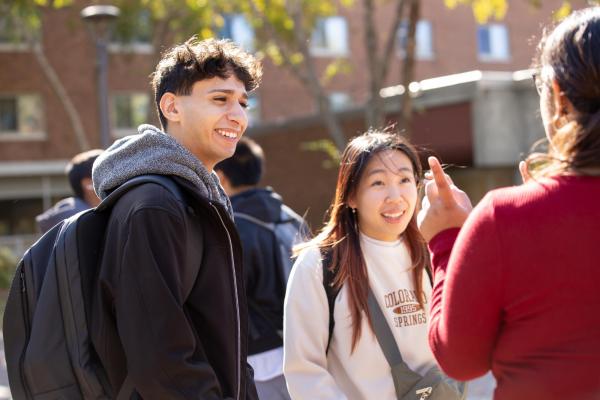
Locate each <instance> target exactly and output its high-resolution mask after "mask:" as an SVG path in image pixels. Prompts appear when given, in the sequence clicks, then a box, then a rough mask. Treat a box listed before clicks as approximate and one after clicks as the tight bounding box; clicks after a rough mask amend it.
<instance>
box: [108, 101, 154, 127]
mask: <svg viewBox="0 0 600 400" xmlns="http://www.w3.org/2000/svg"><path fill="white" fill-rule="evenodd" d="M149 106H150V96H149V95H148V93H118V94H114V95H112V113H111V117H112V126H113V132H114V136H116V137H122V136H127V135H132V134H135V133H137V127H138V126H140V125H141V124H143V123H145V122H147V115H148V107H149Z"/></svg>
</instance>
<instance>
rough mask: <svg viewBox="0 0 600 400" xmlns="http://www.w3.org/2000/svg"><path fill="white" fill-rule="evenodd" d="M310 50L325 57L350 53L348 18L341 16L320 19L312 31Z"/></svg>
mask: <svg viewBox="0 0 600 400" xmlns="http://www.w3.org/2000/svg"><path fill="white" fill-rule="evenodd" d="M310 52H311V54H313V55H315V56H324V57H336V56H346V55H348V24H347V23H346V19H345V18H344V17H339V16H336V17H327V18H320V19H318V20H317V23H316V25H315V30H314V31H313V33H312V38H311V42H310Z"/></svg>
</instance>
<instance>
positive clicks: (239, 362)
mask: <svg viewBox="0 0 600 400" xmlns="http://www.w3.org/2000/svg"><path fill="white" fill-rule="evenodd" d="M210 205H211V206H212V207H213V208H214V209H215V211H216V212H217V215H218V216H219V220H220V221H221V225H223V228H225V232H227V241H228V243H229V258H230V261H231V272H232V275H233V288H234V292H235V293H234V294H235V312H236V317H237V349H236V350H237V368H236V372H237V394H236V396H235V398H236V399H238V400H240V391H241V386H242V374H241V365H242V360H241V354H240V352H241V348H242V339H241V336H242V334H241V332H240V325H241V322H240V304H239V298H238V285H237V278H236V274H235V261H234V259H233V244H232V242H231V236H230V235H229V230H228V229H227V226H226V225H225V221H223V218H222V217H221V214H220V213H219V210H218V209H217V207H215V205H214V204H212V203H211V204H210Z"/></svg>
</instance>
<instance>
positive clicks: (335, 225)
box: [295, 129, 429, 351]
mask: <svg viewBox="0 0 600 400" xmlns="http://www.w3.org/2000/svg"><path fill="white" fill-rule="evenodd" d="M386 150H398V151H401V152H402V153H404V154H405V155H406V156H407V157H408V158H409V160H410V162H411V164H412V167H413V171H414V175H415V182H417V186H420V185H421V182H422V172H423V170H422V167H421V163H420V161H419V156H418V153H417V151H416V150H415V148H414V147H413V146H412V145H411V144H410V143H409V142H408V140H407V139H406V138H404V137H402V136H401V135H399V134H397V133H393V132H390V130H389V129H386V130H369V131H368V132H366V133H364V134H363V135H361V136H357V137H355V138H353V139H352V140H351V141H350V142H349V143H348V145H347V146H346V149H345V150H344V152H343V154H342V158H341V162H340V169H339V173H338V179H337V184H336V188H335V197H334V199H333V203H332V204H331V206H330V209H329V220H328V221H327V223H326V224H325V226H324V227H323V229H322V230H321V231H320V233H319V234H318V235H317V236H316V237H315V238H314V239H312V240H310V241H309V242H307V243H303V244H302V245H300V246H298V247H296V248H295V252H296V254H298V253H299V252H300V251H302V250H303V249H306V248H308V247H313V246H316V247H318V248H319V249H321V250H322V252H323V251H325V252H331V265H330V266H329V267H330V268H331V270H332V271H333V273H334V279H333V286H334V287H335V288H337V289H339V288H341V287H342V285H346V287H347V290H348V291H349V293H350V296H348V299H349V303H350V304H349V307H350V311H351V315H352V349H351V351H354V348H355V347H356V344H357V343H358V339H359V338H360V335H361V322H362V313H363V312H364V313H365V315H367V318H368V320H369V325H370V326H371V329H372V327H373V325H372V322H371V315H370V313H369V307H368V305H367V297H368V293H369V278H368V275H367V268H366V265H365V261H364V258H363V255H362V251H361V248H360V236H359V232H358V230H357V226H358V225H357V221H356V220H355V218H356V217H355V215H354V214H353V213H352V209H351V208H350V206H349V205H348V201H349V200H350V199H351V198H352V197H353V196H354V194H355V193H356V189H357V187H358V184H359V182H360V180H361V179H362V176H363V172H364V170H365V167H366V166H367V164H368V162H369V160H371V159H372V158H373V157H374V156H376V155H378V154H379V153H381V152H383V151H386ZM404 237H405V240H406V243H407V244H408V248H409V250H410V255H411V259H412V263H413V269H412V273H413V282H414V286H415V291H416V293H417V298H418V301H419V304H420V305H421V307H424V295H423V271H424V270H425V268H427V265H428V262H429V256H428V252H427V245H426V243H425V240H424V239H423V237H422V236H421V233H420V232H419V229H418V228H417V222H416V213H415V214H414V215H413V216H412V217H411V220H410V222H409V224H408V226H407V227H406V230H405V232H404Z"/></svg>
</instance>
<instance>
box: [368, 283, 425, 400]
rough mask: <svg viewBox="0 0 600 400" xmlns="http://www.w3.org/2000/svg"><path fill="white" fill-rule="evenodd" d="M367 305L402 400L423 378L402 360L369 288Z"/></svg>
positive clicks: (390, 331) (399, 397)
mask: <svg viewBox="0 0 600 400" xmlns="http://www.w3.org/2000/svg"><path fill="white" fill-rule="evenodd" d="M367 303H368V305H369V312H370V314H371V322H372V323H373V330H374V331H375V336H376V337H377V342H378V343H379V347H381V350H382V351H383V355H384V356H385V359H386V360H387V362H388V364H389V365H390V368H391V372H392V379H393V380H394V389H395V390H396V397H397V398H398V399H402V398H404V396H405V394H406V393H407V392H408V391H409V390H410V389H411V388H412V387H413V386H414V385H415V383H417V382H418V381H419V380H420V379H421V378H422V377H421V375H419V374H417V373H416V372H414V371H413V370H411V369H410V368H409V367H408V365H406V363H405V362H404V360H403V359H402V355H401V354H400V350H399V349H398V345H397V344H396V339H394V334H393V333H392V330H391V329H390V326H389V324H388V323H387V320H386V319H385V316H384V315H383V311H381V308H380V307H379V304H377V300H376V299H375V296H374V295H373V291H372V290H371V288H369V297H368V299H367Z"/></svg>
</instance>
